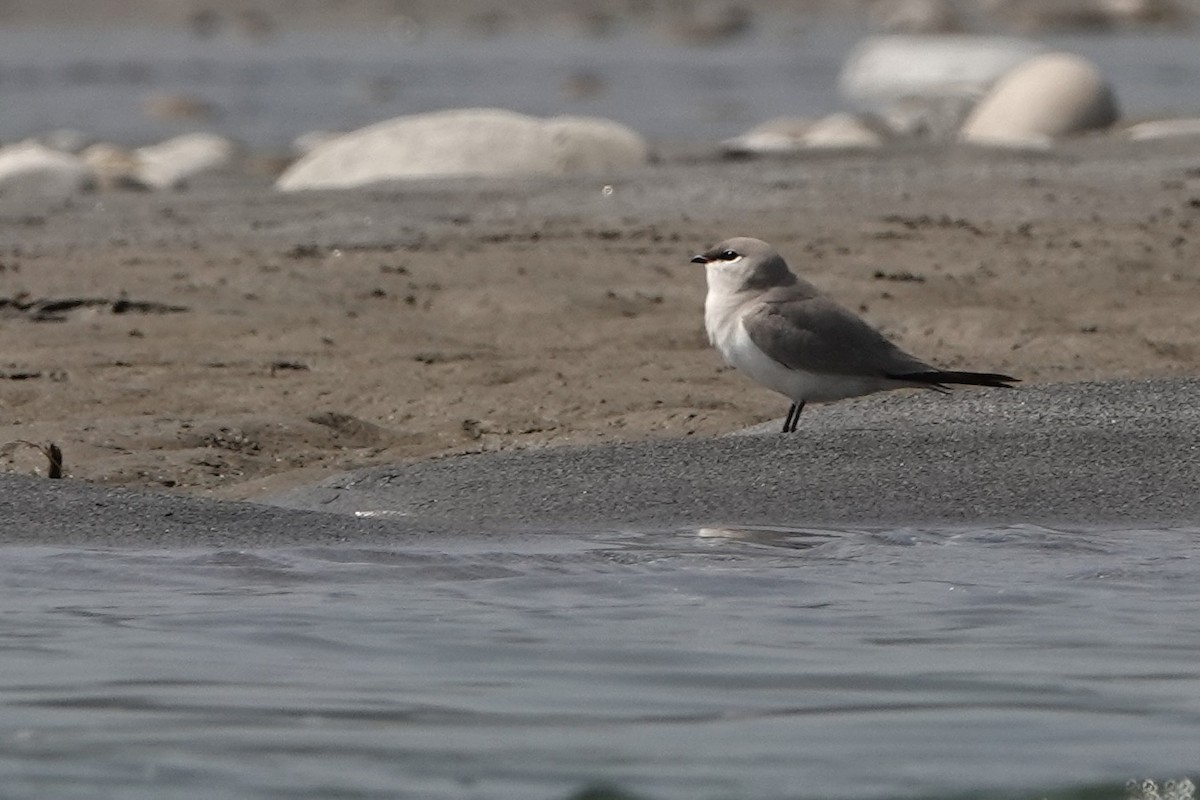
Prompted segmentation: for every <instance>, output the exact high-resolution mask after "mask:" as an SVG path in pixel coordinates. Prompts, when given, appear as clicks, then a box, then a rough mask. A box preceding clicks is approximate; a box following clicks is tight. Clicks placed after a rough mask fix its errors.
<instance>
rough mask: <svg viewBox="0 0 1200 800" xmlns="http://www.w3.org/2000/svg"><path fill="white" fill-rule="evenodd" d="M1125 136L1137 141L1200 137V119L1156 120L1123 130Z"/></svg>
mask: <svg viewBox="0 0 1200 800" xmlns="http://www.w3.org/2000/svg"><path fill="white" fill-rule="evenodd" d="M1125 135H1126V136H1128V137H1129V138H1130V139H1133V140H1134V141H1135V142H1137V141H1147V140H1152V139H1173V138H1175V137H1177V136H1200V117H1191V118H1187V119H1156V120H1150V121H1149V122H1139V123H1138V124H1136V125H1130V126H1129V127H1128V128H1126V129H1125Z"/></svg>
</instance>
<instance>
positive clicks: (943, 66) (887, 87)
mask: <svg viewBox="0 0 1200 800" xmlns="http://www.w3.org/2000/svg"><path fill="white" fill-rule="evenodd" d="M1044 52H1046V48H1045V47H1043V46H1042V45H1040V44H1038V43H1037V42H1032V41H1029V40H1026V39H1017V38H1013V37H1005V36H965V35H950V36H912V35H893V36H871V37H868V38H866V39H864V40H863V41H861V42H859V43H858V45H856V46H855V48H854V50H853V51H852V52H851V54H850V56H849V58H847V59H846V63H845V64H844V65H843V66H842V71H841V74H840V75H839V76H838V90H839V91H840V92H841V94H842V96H843V97H846V98H847V99H849V100H851V101H854V102H857V103H881V102H887V101H891V100H896V99H898V98H902V97H912V96H917V97H924V96H946V95H971V94H975V93H978V92H981V91H983V90H984V89H986V88H987V87H988V86H990V85H991V84H992V83H993V82H994V81H995V80H996V79H998V78H999V77H1000V76H1001V75H1003V74H1005V73H1006V72H1008V71H1009V70H1011V69H1012V68H1013V67H1015V66H1017V65H1018V64H1020V63H1022V62H1024V61H1027V60H1028V59H1029V58H1030V57H1032V56H1035V55H1037V54H1039V53H1044Z"/></svg>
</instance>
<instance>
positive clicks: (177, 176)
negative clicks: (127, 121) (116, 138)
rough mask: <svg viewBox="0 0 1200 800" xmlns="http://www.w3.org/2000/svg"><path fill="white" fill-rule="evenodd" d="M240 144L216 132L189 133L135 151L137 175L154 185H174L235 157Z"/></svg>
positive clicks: (178, 184)
mask: <svg viewBox="0 0 1200 800" xmlns="http://www.w3.org/2000/svg"><path fill="white" fill-rule="evenodd" d="M236 153H237V147H236V146H235V145H234V144H233V142H231V141H229V140H228V139H226V138H225V137H223V136H217V135H216V134H213V133H188V134H184V135H183V136H176V137H175V138H173V139H167V140H166V141H165V142H159V143H158V144H156V145H151V146H149V147H139V148H138V149H137V150H135V151H134V156H135V157H136V158H137V161H138V169H137V177H138V178H139V179H140V180H141V181H142V182H143V183H145V184H146V185H147V186H151V187H153V188H155V189H173V188H176V187H179V186H181V185H183V184H184V183H185V182H186V181H187V180H188V179H189V178H192V177H194V176H196V175H199V174H200V173H202V172H208V171H210V170H214V169H220V168H221V167H224V166H227V165H228V164H229V163H230V162H232V161H233V157H234V155H235V154H236Z"/></svg>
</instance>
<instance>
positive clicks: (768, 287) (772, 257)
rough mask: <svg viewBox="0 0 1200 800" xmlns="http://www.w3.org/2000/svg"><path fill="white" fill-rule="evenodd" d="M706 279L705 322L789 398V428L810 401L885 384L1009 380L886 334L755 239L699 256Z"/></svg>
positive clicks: (749, 370)
mask: <svg viewBox="0 0 1200 800" xmlns="http://www.w3.org/2000/svg"><path fill="white" fill-rule="evenodd" d="M692 261H693V262H695V263H697V264H703V265H704V270H705V272H706V274H707V278H708V296H707V297H706V298H705V299H704V329H705V330H706V331H707V332H708V340H709V341H710V342H712V344H713V347H715V348H717V350H719V351H720V352H721V355H722V356H723V357H724V358H725V362H726V363H727V364H729V365H730V366H732V367H736V368H737V369H739V370H741V371H742V372H744V373H746V374H747V375H749V376H750V377H751V378H753V379H754V380H755V381H757V382H758V383H760V384H762V385H763V386H765V387H767V388H768V389H773V390H775V391H776V392H779V393H780V394H782V395H784V396H786V397H788V398H790V399H791V401H792V406H791V408H789V409H788V413H787V417H786V418H785V419H784V422H783V432H784V433H791V432H793V431H795V430H796V423H797V421H798V420H799V419H800V412H801V411H803V410H804V406H805V404H806V403H830V402H833V401H834V400H843V399H845V398H847V397H858V396H859V395H864V394H871V393H873V392H883V391H887V390H889V389H903V388H905V387H919V388H925V389H934V390H936V391H940V392H946V391H949V388H948V387H949V386H950V385H951V384H966V385H971V386H997V387H1003V388H1006V389H1007V388H1012V384H1014V383H1018V382H1019V381H1018V379H1017V378H1013V377H1010V376H1008V375H1000V374H998V373H995V372H959V371H955V370H943V369H938V368H937V367H934V366H932V365H930V364H928V363H926V362H924V361H922V360H921V359H919V358H917V357H916V356H913V355H909V354H908V353H906V352H904V351H903V350H901V349H900V348H899V347H897V346H896V345H894V344H892V343H891V342H889V341H888V340H887V339H886V338H884V336H883V334H881V333H880V332H879V331H877V330H875V329H874V328H872V327H871V326H870V325H869V324H867V323H866V322H864V321H863V320H862V318H860V317H858V316H857V315H855V314H853V313H852V312H850V311H847V310H846V309H845V308H842V307H841V306H839V305H838V304H837V303H835V302H834V301H832V300H830V299H829V298H828V297H826V296H825V295H824V294H822V293H821V292H820V290H818V289H817V288H816V287H815V286H813V285H812V284H811V283H809V282H808V281H806V280H803V279H802V278H799V277H797V276H796V275H795V273H793V272H792V271H791V270H790V269H789V268H788V265H787V262H786V261H784V260H783V258H782V256H780V255H779V253H776V252H775V251H774V250H773V249H772V248H771V246H770V245H769V244H767V243H766V242H764V241H761V240H759V239H748V238H744V237H740V238H737V239H728V240H726V241H724V242H721V243H720V244H719V245H717V246H716V247H714V248H712V249H711V250H707V251H705V252H704V253H701V254H700V255H698V256H696V257H694V258H693V259H692Z"/></svg>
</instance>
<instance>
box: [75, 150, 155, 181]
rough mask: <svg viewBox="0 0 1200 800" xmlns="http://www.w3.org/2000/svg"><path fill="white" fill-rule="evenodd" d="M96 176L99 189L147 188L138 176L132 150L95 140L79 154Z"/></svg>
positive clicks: (136, 161)
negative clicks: (94, 142) (95, 141)
mask: <svg viewBox="0 0 1200 800" xmlns="http://www.w3.org/2000/svg"><path fill="white" fill-rule="evenodd" d="M79 157H80V158H81V159H83V162H84V163H85V164H87V165H88V167H89V168H90V169H91V170H92V172H93V174H95V176H96V181H97V183H98V185H99V188H101V189H105V190H108V189H148V188H150V187H149V186H147V185H146V184H145V183H144V182H143V181H142V179H141V178H139V177H138V167H139V164H138V159H137V156H136V155H134V152H133V151H132V150H127V149H125V148H124V147H118V146H117V145H114V144H109V143H107V142H97V143H96V144H94V145H91V146H90V147H88V148H87V149H85V150H84V151H83V152H82V153H80V154H79Z"/></svg>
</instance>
